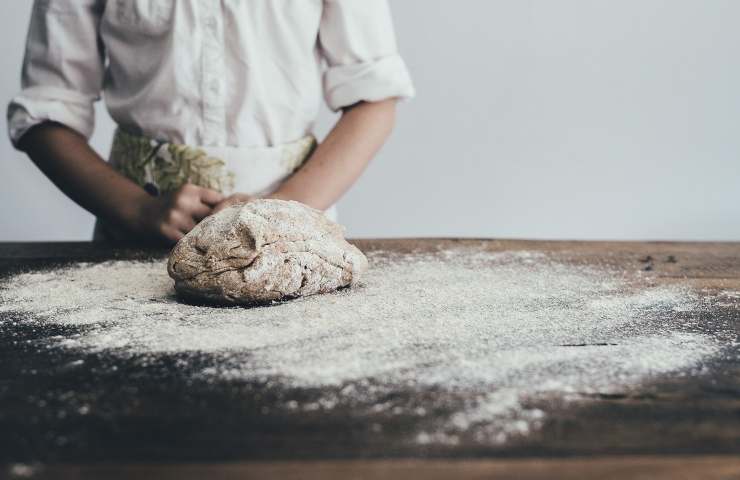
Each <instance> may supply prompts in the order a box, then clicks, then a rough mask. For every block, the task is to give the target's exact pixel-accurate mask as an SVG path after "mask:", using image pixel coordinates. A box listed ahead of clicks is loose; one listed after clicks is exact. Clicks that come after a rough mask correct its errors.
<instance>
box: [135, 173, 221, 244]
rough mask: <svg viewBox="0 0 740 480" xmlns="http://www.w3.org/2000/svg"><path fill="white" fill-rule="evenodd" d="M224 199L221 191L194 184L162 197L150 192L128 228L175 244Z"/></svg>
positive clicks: (148, 236)
mask: <svg viewBox="0 0 740 480" xmlns="http://www.w3.org/2000/svg"><path fill="white" fill-rule="evenodd" d="M223 200H224V197H223V195H222V194H221V193H219V192H217V191H215V190H210V189H208V188H203V187H198V186H196V185H192V184H185V185H183V186H182V187H180V188H179V189H177V190H176V191H174V192H172V193H169V194H166V195H162V196H159V197H152V196H149V195H148V194H147V195H146V196H144V197H142V198H141V200H140V202H138V205H136V208H135V209H134V214H133V218H132V219H131V220H130V221H129V222H128V225H127V227H129V229H130V230H132V231H133V232H134V233H136V234H138V235H140V236H142V237H144V238H147V239H151V238H155V239H157V240H163V241H165V242H167V243H170V244H172V243H175V242H177V241H178V240H180V239H181V238H182V237H184V236H185V234H186V233H188V232H189V231H190V230H192V229H193V228H194V227H195V225H196V224H197V223H198V222H200V221H201V220H203V219H204V218H205V217H207V216H208V215H210V214H211V213H213V211H214V207H215V206H216V205H219V204H220V203H221V202H222V201H223Z"/></svg>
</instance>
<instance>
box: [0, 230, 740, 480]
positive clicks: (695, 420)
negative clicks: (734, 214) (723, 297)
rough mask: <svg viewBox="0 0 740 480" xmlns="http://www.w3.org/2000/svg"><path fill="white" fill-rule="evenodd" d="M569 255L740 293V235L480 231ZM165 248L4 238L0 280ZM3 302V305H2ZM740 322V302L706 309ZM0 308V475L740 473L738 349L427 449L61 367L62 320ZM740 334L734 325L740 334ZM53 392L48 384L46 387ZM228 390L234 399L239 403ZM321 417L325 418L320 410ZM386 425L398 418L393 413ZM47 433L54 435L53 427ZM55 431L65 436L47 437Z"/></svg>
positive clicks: (181, 389) (244, 395)
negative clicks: (632, 236)
mask: <svg viewBox="0 0 740 480" xmlns="http://www.w3.org/2000/svg"><path fill="white" fill-rule="evenodd" d="M481 242H482V241H481V240H453V239H446V240H441V239H407V240H390V239H389V240H360V241H356V242H355V243H356V244H357V245H358V246H359V247H360V248H362V249H363V250H367V251H371V250H375V249H383V250H387V251H391V252H410V251H422V252H431V251H436V250H439V249H443V248H446V247H450V246H460V245H465V244H466V243H475V244H476V245H480V244H481ZM485 248H486V249H488V250H491V251H502V250H533V251H542V252H545V253H548V254H549V255H553V256H555V257H556V258H558V259H560V260H562V261H566V262H572V263H576V264H595V263H599V264H604V263H608V264H610V265H614V266H618V267H620V268H622V269H624V270H628V271H629V270H648V271H650V272H651V275H652V276H654V278H655V279H656V282H658V283H671V282H677V281H680V282H683V283H684V284H689V285H691V286H693V287H696V289H697V290H699V291H703V292H708V293H712V292H713V293H717V292H720V291H722V290H731V291H740V244H736V243H663V242H661V243H629V242H545V241H515V240H506V241H498V240H490V241H485ZM165 254H166V252H164V251H161V250H148V249H138V248H114V247H107V246H100V245H93V244H90V243H6V244H0V277H3V276H7V275H10V274H12V273H13V272H17V271H19V270H27V269H34V268H42V267H49V266H54V265H63V264H65V263H68V262H72V261H81V260H85V261H102V260H106V259H146V258H152V257H162V256H164V255H165ZM0 315H1V314H0ZM708 315H709V316H710V317H711V318H712V319H713V320H717V319H722V320H724V321H725V323H727V322H729V323H730V324H731V325H732V328H734V331H735V332H738V333H740V307H738V306H737V305H734V304H732V305H726V306H718V307H716V308H714V309H713V310H712V311H711V312H709V314H708ZM2 320H3V318H2V317H0V465H3V464H5V465H6V467H1V468H0V478H150V477H151V478H204V477H207V478H223V479H227V478H262V477H264V476H279V477H280V478H337V479H338V478H408V477H411V478H415V477H419V478H449V477H451V476H456V477H463V478H491V477H492V476H494V475H496V476H497V478H499V477H500V478H509V477H511V478H579V477H582V478H594V477H598V478H625V477H630V478H740V457H738V456H737V454H738V453H740V351H738V355H735V356H734V357H732V356H727V358H725V359H724V360H722V361H721V362H716V363H714V364H713V365H712V366H711V369H710V371H709V372H707V373H706V374H705V375H702V376H698V377H697V376H691V377H688V378H687V377H668V378H666V379H665V380H662V381H660V382H659V383H653V384H650V385H646V386H644V387H642V390H641V391H639V392H630V393H625V394H623V395H622V394H610V395H603V396H597V398H593V399H590V400H589V402H588V403H584V404H582V405H580V404H577V403H576V404H575V405H569V406H568V408H563V409H562V410H556V411H550V412H548V419H547V421H546V423H545V425H544V426H543V428H542V429H541V431H538V432H536V433H534V434H532V435H530V436H529V437H527V438H526V439H525V440H521V441H516V442H513V443H510V444H506V445H499V446H495V447H490V448H481V447H479V446H478V447H473V446H468V445H459V446H457V447H455V448H446V449H444V450H434V449H428V448H424V447H423V446H418V447H415V448H410V447H408V446H405V447H404V446H399V445H397V444H395V443H394V441H393V438H392V435H393V434H392V433H389V434H388V435H389V436H388V437H387V438H385V439H384V440H383V441H382V442H380V443H379V442H378V441H377V440H375V439H376V438H377V436H373V437H372V438H371V437H369V436H367V435H365V434H364V433H363V432H364V431H366V428H365V427H366V426H365V425H364V424H363V420H362V419H358V418H353V416H352V412H351V411H350V412H347V411H343V412H337V413H334V414H331V415H327V417H326V418H316V417H311V418H306V419H305V420H304V421H302V422H297V423H296V422H295V421H294V422H292V423H286V422H285V419H283V418H280V417H279V416H277V417H267V418H265V417H264V416H260V415H257V414H255V412H258V411H259V407H260V402H268V403H269V402H270V398H269V395H267V396H266V397H267V398H265V396H263V397H262V398H261V399H259V400H255V399H253V398H252V399H250V398H249V393H250V391H249V389H248V388H246V389H245V388H244V387H242V388H233V389H232V388H226V387H224V388H222V389H218V388H216V389H214V388H211V389H210V390H206V389H202V390H198V389H195V390H192V389H188V386H186V385H184V384H183V382H182V376H170V375H169V374H168V371H167V368H166V365H167V361H168V360H167V359H163V360H162V365H163V367H162V369H161V371H159V372H158V373H157V374H156V375H153V374H152V372H151V371H149V372H142V371H139V370H137V369H136V367H134V366H132V365H126V364H125V363H124V364H122V365H120V368H118V369H117V373H111V372H110V371H107V373H105V374H101V373H99V372H97V371H96V369H95V362H96V361H97V362H106V361H109V359H106V358H104V354H100V355H98V357H97V358H96V357H95V355H91V358H90V359H89V361H86V364H87V365H90V368H89V369H82V370H80V369H76V370H73V371H64V370H62V369H59V368H57V367H58V366H59V365H63V364H65V360H66V359H65V355H66V354H65V352H63V351H61V352H60V351H48V350H44V349H39V348H38V347H37V346H36V344H35V343H34V340H37V339H41V338H44V337H46V336H50V335H57V334H62V335H64V334H65V332H60V331H54V329H53V328H52V327H50V328H49V329H48V330H47V329H44V328H38V327H36V328H30V327H26V326H24V325H23V322H3V321H2ZM738 337H739V338H740V336H738ZM65 391H69V392H73V393H75V394H77V395H87V396H88V398H89V401H90V402H93V403H94V404H95V407H96V408H95V409H94V410H95V411H96V412H100V413H99V414H98V415H89V416H84V417H77V418H58V417H57V416H56V414H55V411H56V410H55V408H54V407H55V405H48V404H46V405H44V406H43V408H42V407H39V404H38V402H37V400H38V399H39V398H57V397H58V398H63V395H62V394H63V393H64V392H65ZM48 392H55V393H56V394H57V395H55V396H54V395H52V396H49V395H46V393H48ZM237 400H238V401H237ZM332 415H333V416H334V417H332ZM398 428H400V429H403V428H404V424H403V421H401V424H400V425H399V426H398ZM50 432H52V433H53V434H50ZM60 435H63V436H64V438H65V439H66V440H65V442H63V443H60V442H58V441H57V440H58V438H59V437H60Z"/></svg>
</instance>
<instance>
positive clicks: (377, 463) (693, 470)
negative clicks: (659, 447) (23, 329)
mask: <svg viewBox="0 0 740 480" xmlns="http://www.w3.org/2000/svg"><path fill="white" fill-rule="evenodd" d="M13 471H14V472H15V473H16V475H13V474H12V472H13ZM0 478H6V479H12V478H33V479H36V480H47V479H48V480H52V479H53V480H99V479H106V480H124V479H140V480H146V479H157V480H170V479H172V480H190V479H193V480H195V479H202V478H208V479H211V480H232V479H234V480H235V479H240V480H248V479H263V478H279V479H281V480H313V479H316V480H348V479H352V480H394V479H399V480H412V479H417V478H418V479H425V480H442V479H449V478H458V479H471V480H473V479H474V480H483V479H491V478H496V479H517V480H537V479H549V480H561V479H562V480H575V479H594V478H598V479H600V480H612V479H613V480H617V479H619V480H621V479H645V480H664V479H665V480H682V479H686V480H688V479H702V480H729V479H737V478H740V458H739V457H723V456H705V457H605V458H570V459H559V460H553V459H544V458H535V459H518V460H457V461H449V460H418V459H411V460H374V461H368V460H345V461H315V462H291V461H286V462H251V463H230V464H165V465H76V466H75V465H56V466H47V467H31V466H25V465H16V466H11V467H8V469H7V470H6V474H5V476H2V475H0Z"/></svg>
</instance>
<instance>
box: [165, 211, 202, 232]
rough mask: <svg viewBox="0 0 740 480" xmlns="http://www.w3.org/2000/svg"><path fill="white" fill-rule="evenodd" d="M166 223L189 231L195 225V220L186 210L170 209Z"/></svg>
mask: <svg viewBox="0 0 740 480" xmlns="http://www.w3.org/2000/svg"><path fill="white" fill-rule="evenodd" d="M165 225H167V226H170V227H173V228H176V229H178V230H181V231H184V232H186V233H187V232H189V231H190V230H192V229H193V228H194V227H195V220H193V217H192V216H190V214H189V213H187V212H186V211H184V210H170V211H169V213H168V214H167V218H166V220H165Z"/></svg>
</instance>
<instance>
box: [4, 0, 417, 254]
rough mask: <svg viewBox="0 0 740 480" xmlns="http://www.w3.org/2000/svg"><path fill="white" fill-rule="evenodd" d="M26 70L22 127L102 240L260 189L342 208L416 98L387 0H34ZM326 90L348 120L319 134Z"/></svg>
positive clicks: (11, 115) (177, 233) (148, 237)
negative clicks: (400, 109) (96, 140)
mask: <svg viewBox="0 0 740 480" xmlns="http://www.w3.org/2000/svg"><path fill="white" fill-rule="evenodd" d="M21 78H22V90H21V92H20V93H19V94H18V95H17V96H16V97H14V98H13V99H12V100H11V101H10V104H9V106H8V128H9V135H10V139H11V141H12V142H13V144H14V146H15V147H16V148H18V149H20V150H22V151H24V152H26V153H27V154H28V156H29V157H30V158H31V160H32V161H33V162H34V163H35V164H36V165H37V166H38V167H39V168H40V169H41V170H42V171H43V172H44V173H45V174H46V175H47V176H48V177H49V178H50V179H51V181H53V182H54V183H55V184H56V185H57V186H58V187H59V188H60V189H61V190H62V191H63V192H64V193H65V194H67V195H68V196H69V197H70V198H71V199H72V200H74V201H75V202H77V203H78V204H79V205H81V206H82V207H84V208H85V209H87V210H89V211H90V212H92V213H93V214H94V215H95V216H96V217H97V219H98V222H97V224H96V231H95V238H96V239H99V240H100V239H109V240H110V239H113V240H118V241H134V240H136V241H141V240H145V241H164V242H168V243H170V244H171V243H174V242H176V241H177V240H179V239H180V238H182V237H183V236H184V235H185V234H186V233H187V232H188V231H190V230H191V229H192V228H194V226H195V225H196V224H197V223H198V222H199V221H200V220H202V219H203V218H204V217H206V216H208V215H210V214H213V213H215V212H217V211H219V210H221V209H223V208H225V207H227V206H229V205H232V204H235V203H239V202H245V201H250V200H251V199H253V198H258V197H259V198H278V199H289V200H296V201H300V202H302V203H305V204H307V205H309V206H311V207H314V208H317V209H320V210H325V211H326V214H327V215H328V216H330V217H332V218H335V215H336V212H335V207H334V204H335V203H336V202H337V200H338V199H339V198H340V197H341V196H342V195H343V194H344V193H345V192H346V191H347V189H349V188H350V187H351V185H352V184H353V183H354V182H355V181H356V180H357V179H358V177H359V176H360V175H361V173H362V171H363V169H364V168H365V167H366V165H367V164H368V162H369V161H370V160H371V159H372V157H373V156H374V155H375V154H376V153H377V151H378V150H379V149H380V147H381V146H382V145H383V143H384V142H385V141H386V139H387V138H388V136H389V134H390V132H391V130H392V128H393V125H394V120H395V111H396V102H397V100H398V99H402V98H409V97H412V96H413V95H414V86H413V83H412V81H411V78H410V75H409V73H408V70H407V68H406V65H405V63H404V61H403V59H402V58H401V56H400V55H399V53H398V49H397V44H396V39H395V33H394V30H393V25H392V19H391V13H390V7H389V5H388V2H387V0H269V1H266V0H35V2H34V5H33V10H32V15H31V22H30V26H29V33H28V38H27V44H26V51H25V58H24V62H23V67H22V76H21ZM322 93H323V97H324V99H325V101H326V102H327V104H328V106H329V107H330V108H331V109H332V110H333V111H341V116H340V118H339V120H338V121H337V123H336V124H335V125H334V128H333V129H332V130H331V132H330V133H329V134H328V135H327V136H326V138H325V139H324V141H323V142H321V143H320V144H318V142H317V141H316V139H315V137H314V136H313V134H312V133H311V132H312V129H313V127H314V122H315V119H316V117H317V114H318V111H319V106H320V105H319V104H320V100H321V97H322ZM101 96H102V98H103V99H104V101H105V104H106V107H107V109H108V111H109V113H110V115H111V117H112V118H113V120H114V121H115V122H116V124H117V130H116V133H115V135H114V138H113V144H112V147H111V151H110V155H109V161H108V162H106V161H104V160H103V159H102V158H101V156H100V155H99V154H98V153H96V152H95V151H94V150H93V149H92V148H91V146H90V145H89V144H88V139H89V137H90V135H91V134H92V131H93V126H94V108H93V106H94V102H95V101H97V100H99V99H100V98H101Z"/></svg>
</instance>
